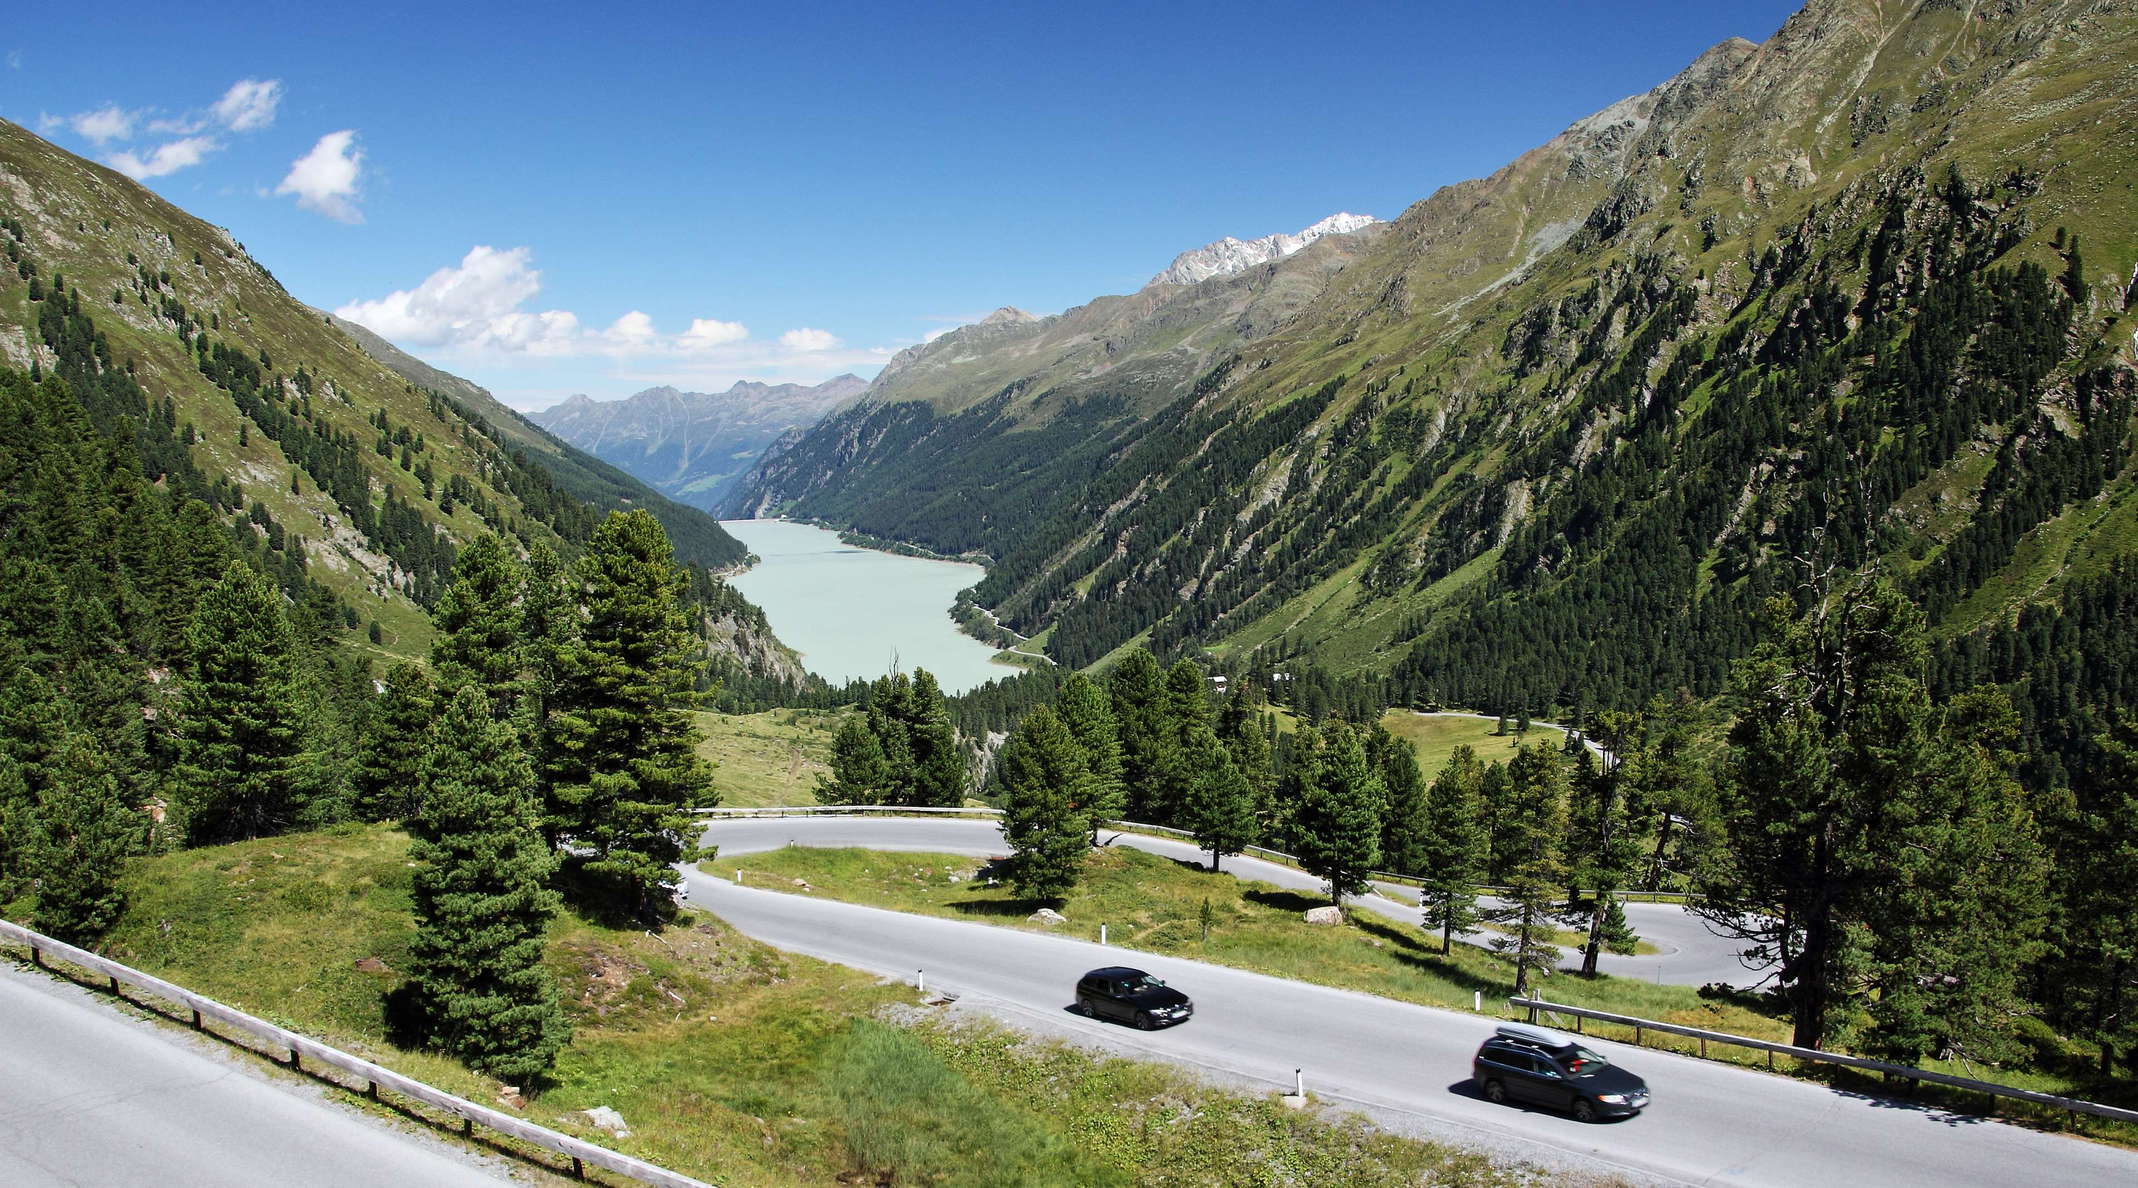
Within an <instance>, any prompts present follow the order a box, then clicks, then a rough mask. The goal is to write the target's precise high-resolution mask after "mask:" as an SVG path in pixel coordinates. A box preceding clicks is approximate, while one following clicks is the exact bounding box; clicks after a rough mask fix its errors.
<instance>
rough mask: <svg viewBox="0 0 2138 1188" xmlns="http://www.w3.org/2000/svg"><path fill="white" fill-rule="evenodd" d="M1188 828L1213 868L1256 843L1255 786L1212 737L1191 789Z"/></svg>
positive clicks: (1227, 752)
mask: <svg viewBox="0 0 2138 1188" xmlns="http://www.w3.org/2000/svg"><path fill="white" fill-rule="evenodd" d="M1187 819H1188V828H1189V829H1190V830H1191V831H1193V832H1194V834H1195V844H1196V845H1198V846H1201V847H1202V848H1203V849H1205V850H1208V851H1210V869H1211V870H1213V871H1215V870H1217V869H1218V863H1219V861H1220V860H1221V859H1222V858H1223V857H1224V856H1225V855H1227V854H1237V853H1239V852H1240V851H1242V850H1245V849H1246V848H1247V847H1248V845H1249V844H1250V843H1251V842H1253V841H1254V840H1255V829H1256V825H1257V822H1256V820H1255V787H1254V785H1253V784H1252V783H1249V782H1248V779H1247V775H1246V773H1245V772H1242V771H1241V770H1240V768H1239V765H1238V764H1237V763H1234V762H1233V759H1232V752H1231V751H1229V750H1227V749H1226V748H1225V747H1223V746H1221V745H1219V744H1218V743H1217V741H1216V740H1215V739H1214V738H1213V739H1212V740H1211V743H1210V747H1209V750H1208V751H1207V752H1206V753H1205V756H1204V758H1203V760H1202V761H1201V762H1199V764H1198V769H1197V774H1196V778H1195V782H1194V783H1193V784H1191V785H1190V786H1189V793H1188V804H1187Z"/></svg>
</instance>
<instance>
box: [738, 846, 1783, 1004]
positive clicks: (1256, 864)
mask: <svg viewBox="0 0 2138 1188" xmlns="http://www.w3.org/2000/svg"><path fill="white" fill-rule="evenodd" d="M1099 836H1100V840H1102V841H1104V842H1106V843H1107V844H1109V845H1118V846H1133V847H1135V848H1136V849H1139V850H1146V851H1149V852H1150V853H1153V854H1162V855H1164V856H1166V857H1168V858H1174V859H1178V860H1180V861H1183V862H1193V863H1195V864H1197V865H1199V866H1202V865H1207V864H1208V863H1209V859H1210V856H1209V854H1208V853H1207V852H1205V851H1202V850H1198V849H1196V848H1195V846H1194V845H1193V844H1192V843H1189V842H1184V841H1175V840H1172V839H1169V838H1161V837H1150V836H1147V835H1144V834H1137V833H1115V832H1113V831H1111V830H1108V831H1103V832H1101V834H1100V835H1099ZM705 840H706V841H707V842H710V843H713V844H716V845H718V846H719V847H720V852H721V853H723V854H732V855H742V854H755V853H761V852H763V851H765V850H776V849H778V848H780V847H781V846H785V845H788V844H790V843H792V844H795V845H804V846H815V847H857V848H864V849H871V850H918V851H925V852H930V853H937V854H966V855H973V856H980V857H985V856H988V855H993V854H1004V853H1008V847H1007V846H1006V845H1005V844H1004V843H1003V841H1002V830H1001V828H1000V827H999V826H998V825H997V824H996V823H995V822H994V821H992V820H978V819H973V818H956V817H952V818H943V817H935V818H928V819H915V818H912V817H736V818H730V819H724V820H719V821H715V822H714V823H713V824H712V825H710V826H708V827H707V829H706V831H705ZM1220 869H1221V870H1224V871H1227V872H1229V873H1231V874H1236V875H1239V876H1240V877H1242V878H1248V879H1260V880H1262V881H1263V882H1266V883H1271V884H1274V885H1276V886H1279V887H1284V888H1288V889H1291V890H1297V891H1303V892H1305V893H1307V894H1309V895H1315V896H1321V895H1326V894H1328V890H1327V887H1328V885H1327V884H1326V883H1324V882H1322V880H1320V879H1317V878H1315V877H1314V876H1313V875H1310V874H1307V873H1306V872H1305V871H1302V870H1298V869H1295V868H1293V867H1289V866H1284V865H1281V864H1279V863H1275V862H1266V861H1263V860H1261V859H1258V858H1248V857H1244V856H1235V857H1230V858H1227V859H1225V860H1224V862H1223V863H1221V864H1220ZM1407 893H1408V892H1407V889H1405V888H1401V887H1394V886H1386V887H1384V888H1383V893H1382V894H1376V895H1364V896H1359V897H1357V898H1354V899H1350V900H1347V901H1346V903H1347V904H1348V905H1349V906H1350V907H1352V908H1354V909H1360V910H1364V911H1369V912H1373V913H1376V914H1378V915H1380V916H1383V917H1386V918H1387V919H1389V920H1392V921H1394V922H1395V923H1397V924H1401V925H1403V926H1404V927H1407V928H1416V927H1418V926H1419V920H1418V908H1417V904H1416V901H1415V900H1414V899H1413V900H1410V901H1407V902H1406V901H1399V900H1398V899H1396V898H1393V897H1395V896H1402V895H1405V894H1407ZM1626 920H1627V922H1628V923H1630V924H1631V925H1633V928H1634V931H1636V932H1638V933H1640V935H1641V938H1642V939H1643V940H1646V941H1648V942H1649V943H1650V944H1653V945H1655V946H1656V948H1657V952H1656V953H1654V954H1650V955H1647V956H1635V957H1618V956H1614V955H1612V954H1609V953H1605V954H1602V955H1601V956H1600V957H1599V958H1598V961H1597V967H1598V968H1599V969H1601V970H1602V971H1603V972H1605V973H1608V974H1615V975H1617V976H1619V977H1628V978H1639V979H1641V980H1642V981H1647V982H1663V983H1667V984H1671V985H1680V986H1704V985H1706V984H1708V983H1709V982H1724V983H1728V984H1730V985H1733V986H1750V985H1753V984H1754V983H1757V982H1758V981H1759V980H1760V978H1761V973H1760V971H1757V970H1752V969H1748V968H1747V967H1746V966H1745V963H1744V962H1742V961H1740V960H1738V958H1737V951H1738V950H1739V949H1740V948H1742V947H1743V942H1740V941H1733V940H1729V939H1725V938H1723V937H1720V936H1717V935H1715V934H1714V933H1712V932H1710V931H1708V929H1707V925H1706V924H1705V923H1703V922H1702V921H1701V920H1700V918H1699V917H1697V916H1694V915H1692V914H1691V913H1689V912H1687V911H1686V910H1685V909H1683V908H1681V907H1677V906H1675V905H1673V904H1664V903H1629V904H1627V905H1626ZM1486 935H1488V934H1484V933H1475V932H1473V933H1470V934H1468V936H1467V937H1466V938H1465V939H1466V940H1468V941H1469V942H1470V943H1471V944H1483V943H1484V938H1485V936H1486ZM1569 953H1570V955H1569V956H1568V957H1567V958H1566V960H1565V961H1563V962H1562V963H1561V964H1562V965H1563V966H1564V967H1566V968H1570V969H1578V968H1580V966H1581V955H1580V953H1579V952H1578V951H1572V950H1569ZM1545 997H1547V998H1548V997H1550V993H1549V992H1548V991H1547V992H1546V994H1545Z"/></svg>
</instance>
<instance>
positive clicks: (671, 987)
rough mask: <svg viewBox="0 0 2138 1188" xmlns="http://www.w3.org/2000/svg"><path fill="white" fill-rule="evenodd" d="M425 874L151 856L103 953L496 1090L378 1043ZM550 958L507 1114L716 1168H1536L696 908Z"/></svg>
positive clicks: (380, 857)
mask: <svg viewBox="0 0 2138 1188" xmlns="http://www.w3.org/2000/svg"><path fill="white" fill-rule="evenodd" d="M409 875H410V867H409V866H408V864H407V859H406V838H405V837H404V836H403V835H402V834H400V833H398V832H396V831H394V830H392V829H389V828H385V827H358V826H346V827H341V828H338V829H335V830H331V831H327V832H324V833H313V834H303V835H293V836H289V837H282V838H273V839H267V840H263V841H257V842H246V843H240V844H237V845H231V846H224V847H215V848H210V849H202V850H193V851H187V852H184V853H179V854H173V855H167V856H161V857H156V858H150V859H143V860H139V861H137V862H136V863H135V864H134V867H133V869H132V870H131V872H130V877H129V883H130V887H131V892H132V895H133V902H132V906H131V907H130V909H129V911H128V913H127V915H126V917H125V918H124V920H122V922H121V923H120V925H119V926H118V927H117V928H116V929H115V930H114V932H113V933H112V935H111V936H110V937H108V938H107V941H106V943H105V945H104V946H103V949H104V951H105V952H106V953H107V954H108V955H110V956H112V957H113V958H115V959H117V960H120V961H124V962H126V963H128V964H130V965H134V966H136V967H139V968H142V969H144V970H147V971H149V972H152V973H156V974H158V975H160V976H163V977H166V978H168V979H170V980H172V981H175V982H178V983H180V984H182V985H187V986H189V987H192V988H195V989H197V990H199V991H201V992H203V993H206V994H209V995H211V996H213V997H216V998H219V999H222V1000H223V1001H225V1002H228V1003H230V1004H231V1005H233V1006H236V1007H239V1008H240V1009H243V1010H247V1011H250V1012H253V1013H255V1014H258V1015H261V1016H263V1017H266V1018H269V1019H272V1020H275V1021H277V1022H280V1023H283V1024H284V1025H287V1026H291V1027H294V1028H297V1029H301V1030H303V1031H306V1032H308V1033H310V1034H313V1035H315V1036H318V1037H319V1038H321V1039H324V1040H326V1041H328V1042H330V1043H334V1044H336V1045H338V1046H341V1047H343V1048H345V1049H348V1050H350V1051H353V1052H356V1053H358V1054H361V1055H365V1056H368V1057H370V1058H372V1059H376V1060H378V1061H380V1062H381V1063H383V1064H386V1065H388V1066H389V1067H393V1068H396V1069H399V1070H401V1071H403V1072H406V1073H407V1074H409V1075H411V1076H415V1077H419V1078H421V1079H423V1080H425V1081H428V1082H430V1083H432V1084H435V1085H437V1086H439V1087H441V1088H444V1089H447V1090H449V1091H452V1092H455V1093H459V1094H461V1095H463V1096H466V1097H468V1098H470V1099H472V1100H475V1101H480V1102H485V1103H491V1102H494V1101H496V1100H497V1096H496V1095H497V1091H498V1086H497V1085H496V1084H495V1083H494V1082H491V1081H489V1080H488V1079H486V1078H484V1077H481V1076H479V1075H477V1074H474V1073H472V1072H470V1071H468V1070H467V1069H465V1068H462V1067H461V1066H459V1065H458V1064H456V1063H454V1062H452V1061H450V1060H447V1059H445V1058H443V1057H440V1056H437V1055H435V1054H430V1053H425V1052H418V1051H408V1050H403V1049H400V1048H397V1047H395V1046H394V1045H393V1044H391V1043H390V1042H389V1041H388V1040H387V1038H386V1029H385V1023H384V1017H383V1011H382V1009H381V1002H382V998H383V996H384V994H385V992H386V991H387V990H389V989H391V988H392V987H393V986H394V985H395V984H397V982H398V980H399V976H400V975H399V974H398V973H396V972H395V971H397V970H399V969H400V968H402V967H403V965H405V962H406V956H407V953H408V949H409V943H410V940H411V928H410V920H409V900H408V888H409ZM367 959H376V960H375V961H374V960H367ZM547 959H548V963H549V966H550V970H551V972H552V974H553V975H554V976H555V978H556V980H557V983H558V987H559V993H560V997H561V998H562V1000H563V1001H564V1003H565V1004H566V1007H567V1010H568V1011H569V1012H570V1015H571V1018H572V1022H573V1028H574V1035H573V1040H572V1043H571V1045H570V1046H569V1047H568V1048H567V1049H566V1050H565V1052H564V1053H563V1055H562V1057H561V1058H560V1060H559V1062H558V1066H557V1069H556V1076H555V1083H554V1084H553V1085H551V1086H548V1087H546V1088H545V1089H544V1090H543V1091H542V1092H541V1093H540V1094H539V1095H537V1096H535V1097H533V1098H532V1099H531V1100H530V1101H528V1102H527V1103H526V1105H525V1106H524V1107H507V1108H517V1109H519V1110H520V1112H522V1113H523V1114H524V1115H525V1116H527V1117H528V1118H530V1119H531V1120H533V1121H536V1122H539V1123H541V1124H543V1125H547V1126H552V1127H555V1128H557V1129H560V1130H564V1131H567V1132H571V1133H576V1134H579V1135H581V1136H583V1137H586V1138H589V1139H592V1140H595V1141H602V1142H606V1143H609V1145H613V1146H617V1147H619V1148H621V1149H624V1150H626V1151H629V1152H630V1153H632V1154H634V1155H637V1156H639V1157H641V1158H645V1159H649V1160H652V1161H654V1162H657V1163H661V1164H664V1165H667V1166H670V1167H673V1168H675V1169H677V1170H679V1171H684V1172H687V1173H689V1174H692V1175H696V1176H699V1177H701V1178H704V1179H707V1180H711V1181H714V1182H717V1183H719V1184H722V1185H736V1186H751V1185H788V1184H798V1183H819V1184H822V1183H832V1182H835V1181H836V1182H843V1183H867V1184H882V1183H895V1184H929V1185H941V1186H945V1188H953V1186H960V1185H972V1186H976V1188H977V1186H982V1185H986V1186H995V1185H1052V1184H1063V1183H1077V1184H1099V1185H1112V1184H1118V1185H1132V1184H1181V1185H1186V1184H1220V1183H1224V1184H1273V1185H1274V1184H1296V1183H1307V1182H1315V1183H1339V1182H1341V1183H1347V1184H1367V1185H1379V1184H1387V1185H1396V1184H1409V1183H1418V1182H1432V1183H1455V1184H1494V1185H1496V1184H1522V1183H1536V1182H1542V1181H1543V1180H1544V1178H1545V1177H1544V1175H1543V1173H1541V1172H1537V1171H1535V1170H1534V1169H1526V1168H1507V1167H1500V1166H1496V1165H1494V1164H1492V1163H1490V1162H1489V1161H1487V1160H1485V1159H1483V1158H1482V1157H1480V1156H1477V1155H1475V1154H1473V1153H1468V1152H1464V1151H1461V1150H1457V1149H1453V1148H1449V1147H1444V1146H1440V1145H1435V1144H1428V1143H1420V1142H1415V1141H1412V1140H1408V1139H1400V1138H1396V1137H1392V1136H1388V1135H1385V1134H1380V1133H1378V1132H1375V1131H1373V1130H1371V1129H1369V1128H1367V1127H1365V1126H1364V1125H1363V1124H1360V1123H1358V1122H1356V1121H1355V1120H1348V1119H1345V1118H1339V1117H1330V1116H1326V1115H1323V1114H1321V1113H1319V1112H1310V1113H1308V1114H1306V1115H1300V1114H1294V1113H1292V1112H1291V1111H1287V1110H1284V1109H1282V1108H1281V1107H1280V1106H1278V1105H1277V1104H1276V1103H1275V1102H1274V1100H1273V1099H1272V1098H1269V1097H1266V1096H1264V1097H1255V1096H1249V1095H1244V1094H1240V1093H1235V1092H1229V1091H1224V1090H1219V1089H1215V1088H1212V1087H1210V1086H1207V1085H1203V1084H1200V1083H1198V1082H1196V1081H1194V1080H1193V1079H1191V1078H1189V1077H1188V1076H1186V1075H1185V1074H1182V1073H1179V1072H1177V1071H1175V1070H1171V1069H1166V1068H1159V1067H1154V1066H1150V1065H1144V1064H1139V1063H1135V1062H1130V1061H1122V1060H1115V1059H1105V1058H1100V1057H1097V1056H1094V1055H1092V1054H1090V1053H1087V1052H1083V1051H1080V1050H1077V1049H1074V1048H1070V1047H1066V1046H1062V1045H1057V1044H1052V1043H1041V1042H1038V1041H1034V1040H1031V1039H1030V1038H1028V1037H1022V1036H1018V1035H1016V1034H1015V1033H1010V1032H998V1031H995V1030H993V1029H991V1028H987V1027H975V1026H971V1025H965V1026H952V1025H949V1024H946V1023H944V1022H942V1021H941V1020H940V1018H939V1017H932V1016H934V1012H932V1011H931V1010H930V1009H929V1008H927V1007H925V1006H921V1005H918V1004H916V1003H915V1002H914V1001H913V995H912V992H911V991H910V990H909V989H906V988H903V987H900V986H896V985H884V984H879V983H878V982H876V981H875V980H874V979H872V978H869V977H867V976H865V975H862V974H858V973H856V972H854V971H851V970H847V969H844V968H841V967H838V966H833V965H828V964H825V963H822V962H816V961H812V960H809V959H806V958H798V957H790V956H787V955H785V954H782V953H779V952H777V951H776V950H773V949H770V948H768V947H766V946H763V945H760V944H758V943H756V942H754V941H751V940H749V939H748V938H746V937H742V936H740V935H739V934H736V933H735V932H733V931H732V930H731V929H729V928H727V927H726V926H725V925H724V924H722V923H721V922H720V921H719V920H717V919H715V918H713V917H710V916H706V915H703V914H699V915H695V916H693V917H691V918H688V919H686V920H684V921H683V922H681V923H680V924H678V925H677V926H674V927H671V928H670V929H668V930H667V931H666V932H665V933H663V934H661V935H658V936H656V935H652V934H648V933H644V932H632V931H615V930H610V929H605V928H601V927H598V926H596V925H593V924H591V923H588V922H587V921H584V920H581V919H578V918H576V917H569V916H567V917H564V918H560V919H559V920H558V921H557V922H556V924H555V926H554V927H553V929H552V932H551V935H550V938H549V945H548V958H547ZM359 963H362V967H361V968H360V966H359ZM381 966H383V968H381ZM367 969H368V970H369V972H367ZM346 1096H347V1100H348V1101H350V1102H351V1103H352V1104H354V1105H356V1106H357V1107H359V1108H366V1107H365V1106H364V1102H363V1100H362V1099H361V1098H360V1097H359V1096H357V1095H354V1094H350V1095H346ZM599 1105H606V1106H609V1107H611V1108H613V1109H615V1110H617V1111H618V1112H619V1113H621V1114H622V1115H623V1116H624V1118H625V1119H626V1120H627V1121H628V1122H629V1124H630V1126H631V1129H632V1135H631V1137H629V1138H627V1139H622V1140H608V1139H607V1138H606V1137H605V1136H603V1135H601V1134H599V1133H598V1132H595V1131H593V1130H592V1129H591V1128H590V1127H588V1126H587V1124H586V1121H585V1119H584V1117H583V1116H582V1115H580V1114H579V1112H578V1111H582V1110H586V1109H589V1108H592V1107H594V1106H599ZM369 1108H378V1107H369Z"/></svg>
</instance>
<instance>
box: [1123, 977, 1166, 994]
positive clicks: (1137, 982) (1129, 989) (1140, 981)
mask: <svg viewBox="0 0 2138 1188" xmlns="http://www.w3.org/2000/svg"><path fill="white" fill-rule="evenodd" d="M1164 986H1165V983H1164V982H1161V981H1159V980H1158V979H1157V978H1154V977H1152V976H1151V975H1149V974H1143V975H1141V976H1139V977H1133V978H1130V979H1128V980H1127V981H1125V982H1122V983H1121V993H1123V994H1140V993H1142V992H1143V991H1145V990H1158V989H1163V988H1164Z"/></svg>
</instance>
